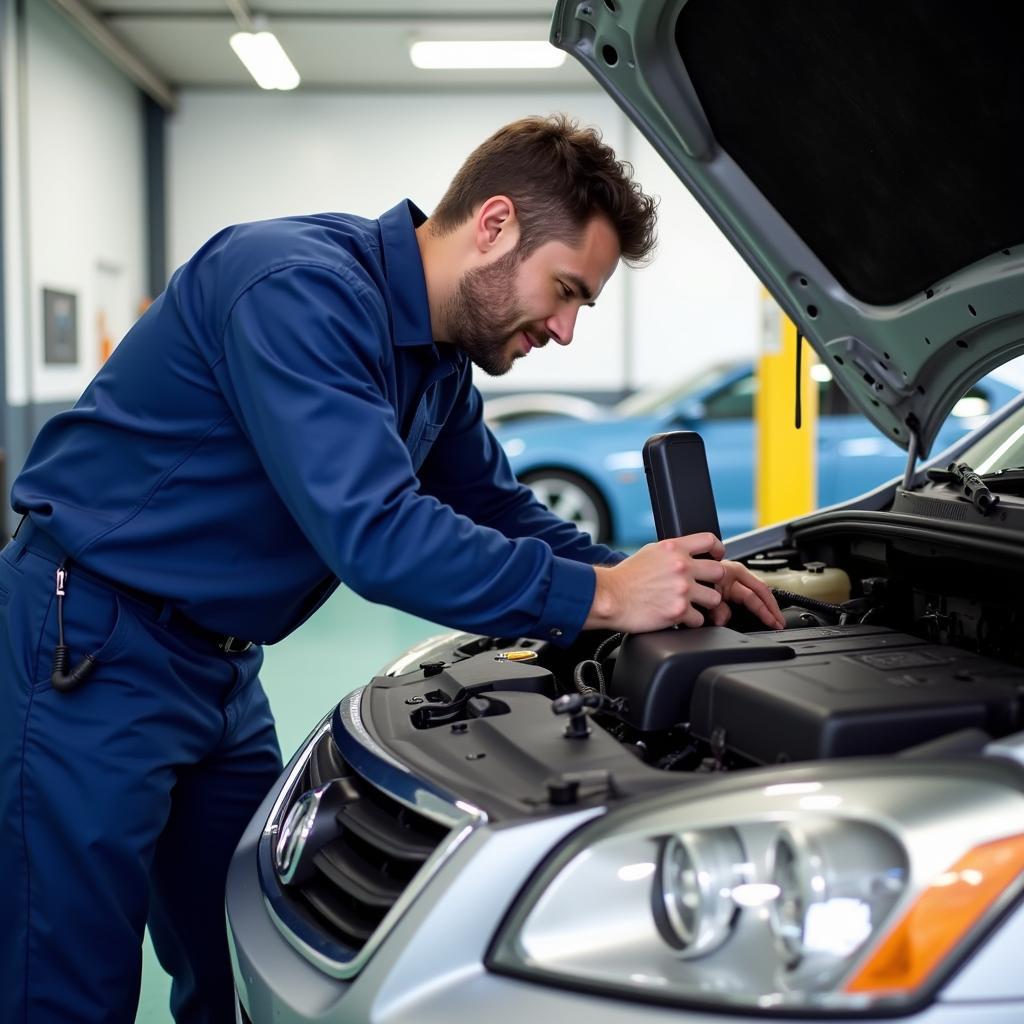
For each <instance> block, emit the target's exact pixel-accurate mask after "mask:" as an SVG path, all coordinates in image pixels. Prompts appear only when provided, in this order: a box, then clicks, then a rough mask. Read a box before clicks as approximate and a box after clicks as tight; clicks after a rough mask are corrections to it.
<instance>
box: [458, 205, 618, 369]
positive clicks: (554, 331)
mask: <svg viewBox="0 0 1024 1024" xmlns="http://www.w3.org/2000/svg"><path fill="white" fill-rule="evenodd" d="M618 261H619V243H618V238H617V237H616V235H615V231H614V229H613V228H612V226H611V224H610V223H609V222H608V221H607V220H606V219H605V218H604V217H595V218H594V219H593V220H591V221H590V223H589V224H588V225H587V226H586V228H585V229H584V231H583V235H582V237H581V238H580V240H579V242H578V243H577V244H576V245H575V246H570V245H568V244H567V243H565V242H559V241H550V242H545V243H544V244H543V245H541V246H539V247H538V248H536V249H534V251H533V252H532V253H530V255H529V256H527V257H526V258H525V259H522V258H521V257H520V256H519V253H518V252H517V251H516V250H512V251H511V252H508V253H505V254H504V255H503V256H500V257H498V258H496V259H495V260H494V261H493V262H491V263H488V264H486V265H485V266H482V267H477V268H475V269H473V270H469V271H467V272H466V273H465V274H464V275H463V276H462V278H461V280H460V281H459V283H458V285H457V286H456V289H455V294H454V295H453V296H452V298H451V299H449V301H448V305H447V308H446V310H445V320H446V326H447V331H446V335H447V337H446V340H447V341H450V342H451V343H452V344H454V345H457V346H458V347H459V348H461V349H462V350H463V351H464V352H465V353H466V354H467V355H468V356H469V358H470V359H472V360H473V362H474V363H476V365H477V366H479V367H480V369H481V370H483V371H484V372H485V373H488V374H490V375H491V376H493V377H498V376H501V375H502V374H503V373H508V371H509V370H510V369H511V368H512V363H513V362H514V361H515V360H516V359H519V358H520V357H521V356H525V355H527V354H528V353H529V352H530V351H532V350H533V349H534V348H542V347H543V346H544V345H546V344H547V342H548V340H549V339H551V338H553V339H554V340H555V341H557V342H558V343H559V344H561V345H568V344H569V342H570V341H572V335H573V331H574V329H575V326H576V316H577V314H578V313H579V311H580V307H581V306H584V305H588V306H592V305H593V304H594V300H595V299H596V298H597V296H598V295H599V294H600V292H601V289H602V288H604V286H605V283H606V282H607V280H608V278H609V277H611V275H612V272H613V271H614V270H615V267H616V266H617V265H618Z"/></svg>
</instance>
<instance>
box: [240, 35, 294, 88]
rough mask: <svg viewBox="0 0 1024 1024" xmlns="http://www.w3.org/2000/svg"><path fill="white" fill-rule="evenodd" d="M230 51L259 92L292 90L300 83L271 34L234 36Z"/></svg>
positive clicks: (282, 49)
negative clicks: (258, 88) (241, 64)
mask: <svg viewBox="0 0 1024 1024" xmlns="http://www.w3.org/2000/svg"><path fill="white" fill-rule="evenodd" d="M231 49H232V50H234V51H235V53H236V54H237V55H238V59H239V60H240V61H241V62H242V63H243V64H244V65H245V67H246V70H247V71H248V72H249V74H250V75H252V77H253V78H255V79H256V84H257V85H258V86H259V87H260V88H261V89H282V90H287V89H294V88H295V87H296V86H297V85H298V84H299V82H300V78H299V73H298V71H296V70H295V65H294V64H293V63H292V62H291V60H290V59H289V58H288V54H287V53H285V52H284V47H283V46H282V45H281V44H280V42H279V41H278V38H277V36H275V35H274V33H273V32H266V31H263V32H236V33H235V34H234V35H233V36H232V37H231Z"/></svg>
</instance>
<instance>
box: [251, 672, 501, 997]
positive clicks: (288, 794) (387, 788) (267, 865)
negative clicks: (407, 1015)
mask: <svg viewBox="0 0 1024 1024" xmlns="http://www.w3.org/2000/svg"><path fill="white" fill-rule="evenodd" d="M364 690H365V687H364V688H361V689H360V690H357V691H355V692H353V693H352V694H351V695H350V696H349V697H347V698H346V699H345V700H343V701H342V702H341V703H340V704H339V705H338V707H337V708H336V709H335V710H334V711H333V712H332V713H331V714H330V715H328V716H327V717H325V718H324V719H323V720H322V721H321V722H320V723H319V724H318V725H317V727H316V728H315V729H314V730H313V732H312V733H311V734H310V737H309V739H308V740H307V741H306V745H305V746H304V748H303V751H302V754H301V756H300V757H298V758H297V759H296V761H295V763H294V764H293V765H292V769H291V771H290V772H289V773H288V778H287V780H286V782H285V784H284V786H283V787H282V789H281V792H280V794H279V795H278V798H277V800H275V801H274V806H273V809H272V811H271V813H270V817H269V818H268V819H267V823H266V825H265V827H264V829H263V833H262V835H261V836H260V842H259V848H258V870H259V876H260V883H261V887H262V890H263V900H264V904H265V905H266V908H267V913H268V915H269V917H270V919H271V921H272V922H273V923H274V926H275V927H276V928H277V930H278V931H279V932H280V934H281V936H282V937H283V938H284V939H285V941H286V942H288V944H289V945H290V946H291V947H292V948H293V949H294V950H296V952H298V953H299V954H300V955H301V956H303V957H304V958H305V959H306V960H308V961H309V962H310V963H311V964H313V965H314V966H315V967H317V968H318V969H319V970H321V971H323V972H324V973H325V974H328V975H330V976H331V977H335V978H342V979H344V978H352V977H354V976H355V975H356V974H358V973H359V971H360V970H361V969H362V968H363V966H364V965H365V964H366V962H367V961H368V960H369V959H370V957H371V956H372V955H373V954H374V952H375V951H376V950H377V948H378V947H379V946H380V944H381V943H382V942H383V941H384V939H385V938H386V937H387V936H388V934H389V933H390V932H391V930H392V929H393V928H394V926H395V925H396V924H397V922H398V921H399V920H400V918H401V917H402V915H403V914H404V913H405V911H406V910H407V909H408V908H409V907H410V906H411V905H412V903H413V901H414V900H415V899H416V898H417V896H419V894H420V893H421V892H422V891H423V890H424V889H425V888H426V887H427V885H428V884H429V883H430V881H431V879H432V878H433V877H434V875H436V874H437V872H438V871H439V870H440V868H441V867H442V865H443V864H445V863H446V862H447V860H448V859H449V858H450V857H451V856H452V854H453V853H454V852H455V850H456V849H458V847H459V846H461V845H462V843H464V842H465V841H466V839H467V838H468V837H469V836H470V835H471V834H472V833H473V832H474V831H475V830H476V829H477V828H479V827H480V826H481V825H484V824H486V822H487V815H486V814H485V813H484V812H483V811H482V810H480V809H479V808H477V807H474V806H473V805H472V804H468V803H466V802H465V801H462V800H456V799H454V798H453V797H451V796H450V795H449V794H447V793H444V792H443V791H442V790H440V789H438V788H436V787H434V786H432V785H430V784H429V783H427V782H425V781H423V780H420V779H417V778H416V777H415V776H414V775H413V774H412V773H411V772H410V771H409V769H408V768H406V767H405V766H404V765H402V764H401V763H400V762H398V761H396V760H395V759H394V758H393V757H391V756H390V755H389V754H388V753H387V752H386V751H384V750H383V749H381V747H380V746H379V744H377V743H376V742H375V741H374V740H373V738H372V737H371V736H370V735H369V733H368V732H367V730H366V727H365V725H364V724H363V722H362V717H361V715H360V710H359V709H360V702H361V700H362V696H363V693H364ZM327 732H331V733H332V735H333V738H334V742H335V744H336V745H337V747H338V749H339V751H340V753H341V755H342V757H343V758H344V759H345V761H346V762H348V765H349V766H350V767H351V768H352V770H353V771H355V772H356V773H357V774H358V775H359V776H360V777H361V778H362V779H363V780H364V781H365V782H367V783H369V784H370V785H371V786H373V787H374V788H376V789H378V790H380V791H381V792H382V793H383V794H384V795H385V796H387V797H389V798H390V799H391V800H394V801H396V802H398V803H400V804H402V805H404V806H405V807H408V808H409V809H410V810H412V811H415V812H416V813H417V814H420V815H422V816H423V817H426V818H429V819H431V820H432V821H435V822H437V823H439V824H442V825H444V826H446V827H448V829H449V831H448V834H447V835H446V837H445V838H444V839H442V840H441V842H440V843H439V844H438V846H437V847H436V848H435V849H434V851H433V853H431V854H430V856H429V857H428V858H427V859H426V861H425V862H424V863H423V866H422V867H421V868H420V869H419V871H417V873H416V874H415V875H414V876H413V878H412V880H411V882H410V883H409V884H408V885H407V886H406V887H405V889H404V890H403V892H402V894H401V895H400V896H399V897H398V899H397V900H396V901H395V903H394V904H393V905H392V906H391V908H390V909H389V910H388V911H387V913H386V914H385V915H384V917H383V919H382V920H381V922H380V924H379V925H378V926H377V927H376V928H375V929H374V931H373V932H372V934H371V935H370V937H369V938H368V939H367V940H366V942H365V943H363V945H362V946H361V947H360V948H359V949H355V950H346V949H344V948H343V947H342V946H341V944H340V943H338V942H336V941H334V940H333V939H332V938H331V937H330V936H329V935H327V934H326V933H324V932H322V931H320V930H319V929H317V928H316V927H314V926H313V925H312V924H311V923H310V922H309V921H307V920H306V919H305V918H304V917H303V916H302V915H300V914H299V913H298V912H297V911H295V910H294V909H293V908H292V907H291V905H290V904H289V901H288V899H287V898H286V897H285V894H284V892H283V891H282V888H281V885H280V882H279V880H278V878H277V874H276V872H275V871H274V867H273V842H274V840H275V839H276V837H277V835H278V832H279V829H280V825H281V819H282V816H283V814H284V812H285V810H286V808H288V807H290V805H291V803H292V801H293V800H294V799H295V797H296V796H297V795H298V794H297V793H296V789H297V787H298V786H299V783H300V781H301V779H302V777H303V775H304V773H305V771H306V769H307V767H308V765H309V761H310V758H311V757H312V755H313V751H314V749H315V748H316V745H317V744H318V743H319V742H320V741H321V740H322V739H323V737H324V735H325V734H326V733H327Z"/></svg>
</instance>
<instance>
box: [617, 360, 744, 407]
mask: <svg viewBox="0 0 1024 1024" xmlns="http://www.w3.org/2000/svg"><path fill="white" fill-rule="evenodd" d="M728 369H729V367H728V366H713V367H711V368H710V369H705V370H701V372H700V373H696V374H694V375H693V376H691V377H687V378H685V379H684V380H682V381H680V382H679V383H677V384H673V385H672V387H670V388H651V389H650V390H645V391H638V392H637V393H636V394H635V395H630V396H629V398H624V399H623V400H622V401H621V402H619V403H618V404H617V405H616V406H615V414H616V415H617V416H656V415H659V414H660V413H663V412H669V411H671V410H673V409H674V408H675V406H677V405H678V404H679V402H681V401H682V400H683V399H685V398H686V397H687V395H699V394H700V393H701V392H702V391H704V389H705V388H707V387H708V386H709V385H711V384H714V383H716V382H717V381H718V380H719V379H720V378H721V376H722V373H723V372H726V371H727V370H728Z"/></svg>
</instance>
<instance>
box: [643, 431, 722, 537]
mask: <svg viewBox="0 0 1024 1024" xmlns="http://www.w3.org/2000/svg"><path fill="white" fill-rule="evenodd" d="M644 472H645V473H646V474H647V487H648V489H649V490H650V492H651V507H652V508H653V509H654V526H655V529H656V530H657V532H658V540H666V539H667V538H669V537H686V536H688V535H689V534H691V533H713V534H714V535H715V536H716V537H718V538H719V539H721V537H722V531H721V529H720V528H719V525H718V510H717V509H716V508H715V495H714V492H713V491H712V490H711V474H710V473H709V472H708V459H707V455H706V454H705V452H704V442H703V440H702V439H701V436H700V434H697V433H695V432H694V431H692V430H673V431H670V432H669V433H667V434H655V435H654V436H653V437H649V438H648V439H647V441H646V442H645V443H644Z"/></svg>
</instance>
